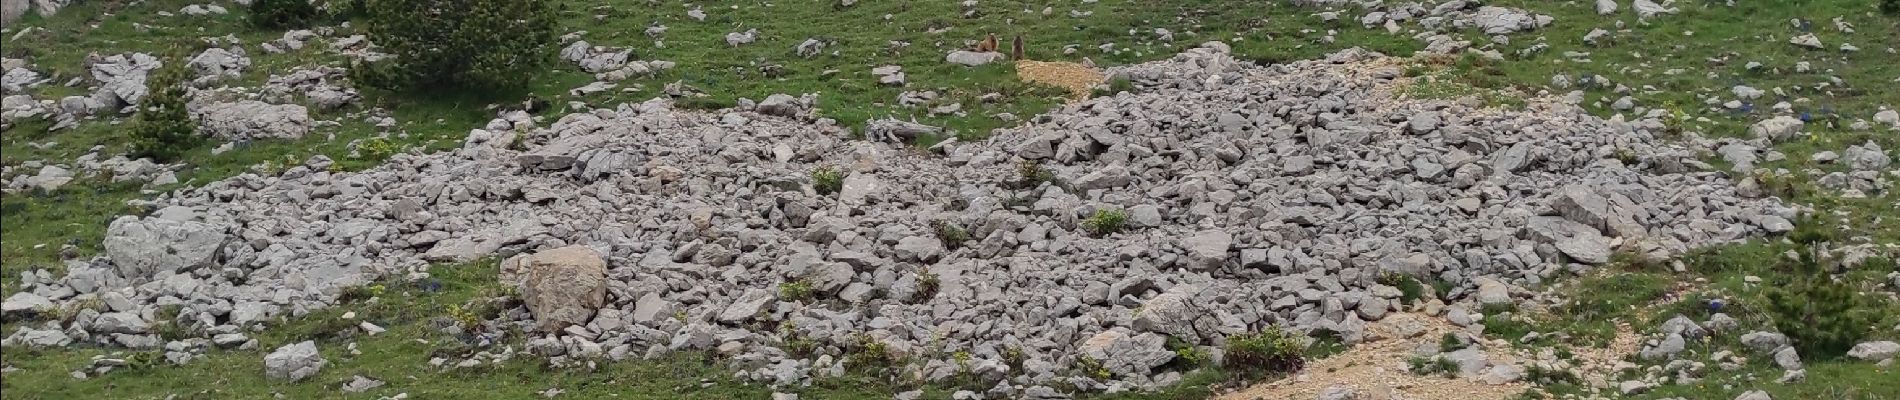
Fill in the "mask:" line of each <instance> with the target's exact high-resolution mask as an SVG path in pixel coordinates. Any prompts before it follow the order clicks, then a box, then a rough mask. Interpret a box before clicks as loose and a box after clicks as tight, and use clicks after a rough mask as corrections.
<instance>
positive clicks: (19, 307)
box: [0, 291, 53, 317]
mask: <svg viewBox="0 0 1900 400" xmlns="http://www.w3.org/2000/svg"><path fill="white" fill-rule="evenodd" d="M52 308H53V302H51V301H48V300H47V299H46V296H41V295H38V294H34V293H33V292H29V291H18V292H13V295H12V296H7V299H6V301H0V315H6V316H9V317H12V316H19V315H23V314H32V313H36V312H40V311H44V310H51V309H52Z"/></svg>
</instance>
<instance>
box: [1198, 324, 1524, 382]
mask: <svg viewBox="0 0 1900 400" xmlns="http://www.w3.org/2000/svg"><path fill="white" fill-rule="evenodd" d="M1408 324H1409V325H1411V327H1409V328H1408V327H1406V325H1408ZM1419 327H1423V329H1418V328H1419ZM1458 330H1459V328H1458V327H1456V326H1453V325H1451V324H1450V323H1449V322H1446V321H1445V320H1443V319H1440V318H1436V317H1431V316H1426V315H1423V314H1411V313H1405V314H1394V315H1391V316H1387V317H1386V318H1385V319H1382V320H1380V321H1379V322H1378V323H1375V324H1373V325H1372V326H1371V330H1370V333H1371V335H1369V336H1368V339H1367V340H1368V341H1367V342H1365V343H1360V344H1359V345H1358V346H1353V348H1352V349H1351V350H1347V351H1346V352H1344V353H1339V354H1337V355H1334V356H1332V357H1327V358H1325V359H1320V360H1314V361H1312V362H1309V363H1307V364H1306V369H1305V370H1303V371H1301V372H1300V373H1298V374H1294V375H1293V376H1290V377H1287V378H1285V379H1281V380H1279V381H1275V382H1268V383H1262V384H1259V385H1254V386H1253V387H1250V388H1247V389H1244V390H1241V391H1238V392H1234V393H1229V394H1226V395H1222V396H1219V397H1217V398H1218V399H1221V400H1254V399H1276V400H1277V399H1311V398H1314V397H1317V396H1319V392H1320V391H1322V390H1326V388H1329V387H1332V386H1345V387H1350V388H1353V390H1354V391H1356V392H1358V393H1360V395H1361V396H1363V398H1370V399H1406V400H1441V399H1442V400H1506V399H1512V398H1516V397H1517V396H1518V395H1519V394H1522V393H1524V391H1525V390H1527V389H1529V388H1530V386H1529V385H1526V384H1524V383H1518V382H1513V383H1507V384H1501V385H1490V384H1486V383H1484V382H1480V381H1478V380H1477V379H1475V378H1473V379H1465V378H1446V377H1444V376H1442V375H1426V376H1420V375H1413V374H1412V373H1410V372H1407V366H1406V362H1407V360H1410V359H1411V358H1412V355H1413V354H1414V353H1413V352H1414V350H1416V349H1418V348H1419V347H1421V346H1431V347H1437V346H1438V341H1439V338H1440V337H1442V336H1443V335H1444V334H1445V333H1449V332H1455V331H1458ZM1404 333H1410V334H1411V336H1409V337H1407V336H1406V335H1404ZM1484 348H1485V349H1486V358H1488V359H1490V360H1491V363H1492V364H1521V363H1519V362H1518V359H1517V357H1516V356H1515V355H1514V354H1512V352H1511V351H1510V350H1509V349H1508V348H1507V347H1505V346H1502V343H1500V344H1499V345H1498V346H1491V345H1487V346H1484Z"/></svg>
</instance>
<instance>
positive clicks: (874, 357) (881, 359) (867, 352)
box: [845, 333, 897, 371]
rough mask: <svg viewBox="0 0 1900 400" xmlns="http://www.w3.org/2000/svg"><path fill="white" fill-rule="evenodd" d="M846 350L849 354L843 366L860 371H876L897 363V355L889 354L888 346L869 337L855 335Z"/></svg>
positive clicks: (861, 334)
mask: <svg viewBox="0 0 1900 400" xmlns="http://www.w3.org/2000/svg"><path fill="white" fill-rule="evenodd" d="M846 350H847V351H849V352H850V354H849V355H846V356H845V365H847V366H850V367H851V368H855V369H860V371H872V370H877V369H879V368H885V367H888V366H891V365H894V364H896V363H897V355H896V354H893V353H891V347H890V345H887V344H884V342H883V341H881V340H877V338H874V337H871V335H867V334H863V333H859V334H857V336H855V337H853V338H852V339H851V343H850V344H849V345H847V347H846Z"/></svg>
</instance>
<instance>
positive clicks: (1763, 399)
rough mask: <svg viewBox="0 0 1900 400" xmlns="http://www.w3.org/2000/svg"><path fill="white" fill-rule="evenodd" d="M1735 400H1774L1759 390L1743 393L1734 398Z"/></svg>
mask: <svg viewBox="0 0 1900 400" xmlns="http://www.w3.org/2000/svg"><path fill="white" fill-rule="evenodd" d="M1735 400H1775V398H1774V397H1772V396H1769V395H1768V392H1764V391H1760V390H1750V391H1747V392H1743V393H1742V394H1741V395H1740V396H1735Z"/></svg>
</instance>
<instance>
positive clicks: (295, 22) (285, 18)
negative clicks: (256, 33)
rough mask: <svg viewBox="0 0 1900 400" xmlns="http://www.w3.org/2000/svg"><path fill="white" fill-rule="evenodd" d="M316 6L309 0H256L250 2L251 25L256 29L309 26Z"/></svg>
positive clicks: (315, 14)
mask: <svg viewBox="0 0 1900 400" xmlns="http://www.w3.org/2000/svg"><path fill="white" fill-rule="evenodd" d="M316 18H317V6H316V5H314V4H310V0H256V1H254V2H252V3H251V14H250V18H249V20H250V22H251V26H253V27H257V28H258V29H296V28H303V27H307V26H310V21H312V20H315V19H316Z"/></svg>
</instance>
